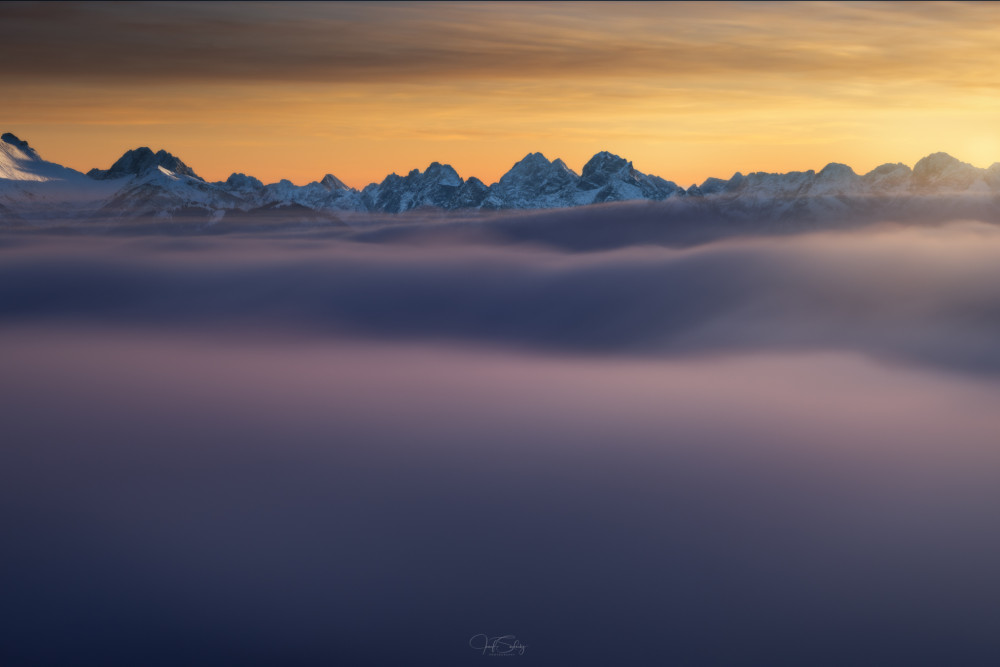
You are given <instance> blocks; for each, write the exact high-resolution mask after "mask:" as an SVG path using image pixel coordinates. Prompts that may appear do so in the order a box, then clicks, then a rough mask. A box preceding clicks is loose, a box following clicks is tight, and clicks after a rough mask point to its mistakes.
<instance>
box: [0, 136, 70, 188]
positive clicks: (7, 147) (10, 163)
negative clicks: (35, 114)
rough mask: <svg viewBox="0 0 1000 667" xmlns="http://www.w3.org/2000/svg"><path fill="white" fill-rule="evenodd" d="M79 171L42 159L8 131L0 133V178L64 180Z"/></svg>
mask: <svg viewBox="0 0 1000 667" xmlns="http://www.w3.org/2000/svg"><path fill="white" fill-rule="evenodd" d="M82 175H83V174H81V173H80V172H78V171H76V170H74V169H69V168H67V167H63V166H62V165H58V164H55V163H53V162H46V161H45V160H43V159H42V158H41V157H40V156H39V155H38V153H37V152H36V151H35V149H34V148H32V147H31V146H29V145H28V142H27V141H23V140H21V139H18V138H17V137H16V136H14V135H13V134H11V133H10V132H6V133H4V134H3V135H0V179H6V180H10V181H36V182H45V181H65V180H73V179H75V178H78V177H80V176H82Z"/></svg>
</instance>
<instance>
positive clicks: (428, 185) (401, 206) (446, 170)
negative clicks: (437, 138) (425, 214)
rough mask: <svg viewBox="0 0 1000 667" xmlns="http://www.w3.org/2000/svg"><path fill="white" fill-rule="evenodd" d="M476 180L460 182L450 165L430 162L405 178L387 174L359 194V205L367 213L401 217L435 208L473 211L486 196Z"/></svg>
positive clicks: (481, 185) (484, 188)
mask: <svg viewBox="0 0 1000 667" xmlns="http://www.w3.org/2000/svg"><path fill="white" fill-rule="evenodd" d="M486 190H487V188H486V186H485V185H484V184H483V182H482V181H480V180H479V179H478V178H470V179H469V180H468V181H464V180H462V177H461V176H459V175H458V172H456V171H455V169H454V168H453V167H452V166H451V165H447V164H441V163H439V162H432V163H431V164H430V165H428V167H427V169H426V171H424V172H423V173H421V172H420V170H419V169H414V170H413V171H411V172H410V173H409V174H407V175H406V176H399V175H397V174H389V175H388V176H386V177H385V179H384V180H383V181H382V182H381V183H377V184H376V183H372V184H371V185H368V186H367V187H365V188H364V189H363V190H362V191H361V201H362V203H363V205H364V207H365V208H366V210H369V211H379V212H383V213H402V212H403V211H411V210H413V209H418V208H425V207H435V208H442V209H446V210H452V209H456V208H474V207H477V206H479V204H480V203H481V202H482V200H483V197H484V196H485V195H486Z"/></svg>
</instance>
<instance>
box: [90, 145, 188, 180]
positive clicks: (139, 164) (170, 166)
mask: <svg viewBox="0 0 1000 667" xmlns="http://www.w3.org/2000/svg"><path fill="white" fill-rule="evenodd" d="M161 168H162V169H166V170H167V171H169V172H171V173H174V174H178V175H180V176H188V177H190V178H193V179H196V180H198V181H203V180H204V179H202V178H201V176H199V175H198V174H196V173H194V170H193V169H191V167H189V166H187V165H186V164H184V162H183V161H182V160H181V159H180V158H178V157H175V156H173V155H171V154H170V153H168V152H167V151H164V150H160V151H157V152H156V153H154V152H153V151H152V150H150V149H149V148H147V147H145V146H142V147H140V148H135V149H132V150H129V151H125V154H124V155H122V156H121V157H120V158H118V160H117V161H116V162H115V163H114V164H113V165H111V167H110V168H109V169H91V170H90V171H88V172H87V175H88V176H90V177H91V178H93V179H96V180H99V181H108V180H113V179H116V178H127V177H135V176H146V175H148V174H150V173H155V172H157V171H160V169H161Z"/></svg>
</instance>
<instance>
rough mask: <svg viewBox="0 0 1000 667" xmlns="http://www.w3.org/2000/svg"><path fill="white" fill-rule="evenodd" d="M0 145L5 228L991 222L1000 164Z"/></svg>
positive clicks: (998, 205) (998, 201) (11, 140)
mask: <svg viewBox="0 0 1000 667" xmlns="http://www.w3.org/2000/svg"><path fill="white" fill-rule="evenodd" d="M0 139H2V141H0V219H3V220H6V221H8V222H9V221H11V220H20V221H22V222H42V221H44V220H46V219H51V220H65V219H89V218H95V217H96V218H112V219H132V218H158V219H170V218H174V217H195V218H198V217H201V218H205V219H207V220H219V219H222V218H224V217H225V216H227V215H237V216H238V215H248V214H249V213H251V212H254V211H256V212H257V213H259V214H260V215H266V216H269V217H275V216H280V215H281V213H282V212H289V213H291V212H292V211H295V212H297V213H296V215H297V216H298V217H299V218H300V219H307V218H308V217H309V216H308V215H306V214H304V213H303V212H305V211H316V212H319V213H323V212H329V213H323V215H321V216H319V218H318V219H323V220H327V219H329V220H334V219H336V216H335V215H333V213H335V212H341V211H345V212H347V211H349V212H373V213H390V214H395V213H402V212H405V211H410V210H414V209H441V210H463V209H486V210H511V209H516V210H528V209H551V208H565V207H571V206H584V205H589V204H600V203H605V202H615V201H627V200H650V201H660V200H665V199H671V198H676V197H683V198H684V201H686V202H687V204H685V205H684V206H685V207H686V208H687V209H691V208H694V209H697V210H703V211H705V212H707V213H709V214H711V215H714V216H716V217H719V218H725V219H729V220H733V221H746V222H753V223H756V224H767V221H782V220H806V221H808V220H827V219H829V220H833V219H837V218H840V219H847V218H850V217H855V218H856V217H858V216H864V215H868V216H869V217H870V216H871V215H874V213H875V212H879V211H882V212H885V211H888V212H889V214H891V215H892V216H896V217H904V216H907V215H910V214H923V213H927V212H928V211H934V212H935V213H934V214H935V215H950V214H952V213H954V214H955V215H959V214H961V213H962V211H974V212H977V211H985V212H986V213H988V214H991V215H992V214H994V213H996V214H998V215H1000V163H997V164H994V165H993V166H991V167H990V168H989V169H979V168H976V167H974V166H972V165H970V164H966V163H964V162H961V161H959V160H957V159H955V158H953V157H951V156H949V155H947V154H945V153H934V154H932V155H929V156H927V157H925V158H924V159H922V160H920V161H919V162H917V164H916V165H915V166H914V167H913V169H910V167H908V166H906V165H903V164H884V165H882V166H880V167H877V168H875V169H873V170H872V171H870V172H868V173H867V174H864V175H860V176H859V175H858V174H856V173H855V172H854V170H853V169H851V168H850V167H848V166H847V165H844V164H838V163H831V164H828V165H827V166H826V167H824V168H823V169H821V170H820V171H819V172H814V171H812V170H809V171H792V172H788V173H784V174H772V173H766V172H754V173H750V174H747V175H743V174H741V173H739V172H737V173H736V174H734V175H733V176H732V177H731V178H730V179H728V180H724V179H719V178H709V179H706V180H705V181H704V182H703V183H702V184H701V185H692V186H691V187H689V188H688V189H687V190H685V189H684V188H681V187H679V186H677V185H676V184H675V183H672V182H670V181H667V180H664V179H662V178H660V177H658V176H653V175H647V174H644V173H642V172H640V171H638V170H636V169H635V168H634V167H633V165H632V163H631V162H629V161H628V160H625V159H624V158H621V157H619V156H617V155H614V154H612V153H609V152H606V151H602V152H600V153H597V154H596V155H594V156H593V157H592V158H591V159H590V160H589V161H588V162H587V163H586V164H585V165H584V167H583V170H582V172H581V173H580V174H577V173H576V172H574V171H573V170H572V169H570V168H569V167H568V166H567V165H566V163H565V162H563V161H562V160H559V159H556V160H552V161H550V160H549V159H548V158H546V157H545V156H544V155H542V154H541V153H530V154H528V155H526V156H525V157H524V158H523V159H521V160H520V161H518V162H517V163H516V164H514V166H513V167H511V169H510V170H509V171H508V172H507V173H505V174H504V175H503V176H502V177H501V178H500V179H499V181H498V182H496V183H494V184H492V185H490V186H487V185H486V184H485V183H483V182H482V181H480V180H479V179H477V178H473V177H470V178H468V179H467V180H466V179H463V178H462V177H461V176H460V175H459V174H458V172H457V171H455V169H454V168H453V167H451V166H450V165H447V164H441V163H438V162H432V163H431V164H430V165H429V166H428V167H427V169H426V170H425V171H423V172H421V171H420V170H419V169H414V170H412V171H410V172H409V173H408V174H407V175H406V176H399V175H397V174H390V175H389V176H387V177H386V178H385V179H384V180H383V181H382V182H381V183H372V184H370V185H368V186H367V187H365V188H364V189H362V190H361V191H358V190H356V189H354V188H351V187H349V186H347V185H346V184H344V183H343V181H341V180H340V179H338V178H336V177H335V176H333V175H332V174H327V175H326V176H324V177H323V178H322V179H320V180H319V181H313V182H312V183H309V184H307V185H301V186H299V185H295V184H293V183H292V182H290V181H287V180H282V181H279V182H277V183H271V184H267V185H265V184H263V183H262V182H261V181H260V180H258V179H256V178H254V177H252V176H248V175H245V174H233V175H232V176H230V177H229V178H228V179H227V180H225V181H220V182H216V183H209V182H206V181H205V180H204V179H202V178H201V177H200V176H198V174H196V173H195V171H194V170H193V169H192V168H191V167H189V166H188V165H186V164H185V163H184V162H183V161H182V160H181V159H180V158H178V157H176V156H174V155H171V154H170V153H168V152H166V151H163V150H160V151H158V152H155V153H154V152H153V151H152V150H150V149H149V148H145V147H142V148H136V149H133V150H129V151H126V152H125V154H124V155H122V157H121V158H119V159H118V160H117V161H115V163H114V164H112V165H111V166H110V167H109V168H108V169H92V170H91V171H90V172H89V173H88V174H87V175H84V174H82V173H80V172H78V171H75V170H73V169H69V168H66V167H62V166H60V165H58V164H55V163H52V162H47V161H45V160H43V159H42V158H41V157H40V156H39V155H38V154H37V152H36V151H34V150H33V149H32V148H31V147H30V146H29V145H28V144H27V142H24V141H21V140H20V139H19V138H17V137H15V136H14V135H12V134H9V133H8V134H4V135H2V137H0ZM963 207H964V208H963ZM675 208H676V207H675ZM303 216H304V217H303Z"/></svg>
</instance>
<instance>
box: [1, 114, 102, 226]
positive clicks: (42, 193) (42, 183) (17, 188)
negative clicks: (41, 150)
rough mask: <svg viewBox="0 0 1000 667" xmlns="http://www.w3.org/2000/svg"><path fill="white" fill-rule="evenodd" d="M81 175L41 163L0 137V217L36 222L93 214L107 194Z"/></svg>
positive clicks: (16, 142)
mask: <svg viewBox="0 0 1000 667" xmlns="http://www.w3.org/2000/svg"><path fill="white" fill-rule="evenodd" d="M111 191H112V189H111V188H108V187H94V183H93V181H91V180H90V179H89V178H87V177H86V176H85V175H84V174H82V173H80V172H78V171H76V170H75V169H70V168H68V167H63V166H62V165H58V164H55V163H54V162H48V161H46V160H43V159H42V158H41V156H39V155H38V153H37V152H36V151H35V150H34V149H33V148H31V146H29V145H28V142H26V141H22V140H21V139H19V138H17V137H16V136H14V135H13V134H11V133H9V132H8V133H6V134H3V135H0V216H3V217H4V218H6V219H16V220H23V221H38V220H46V219H74V218H78V217H82V216H85V215H87V214H89V213H92V212H93V211H96V210H97V209H98V208H99V207H100V205H101V203H102V201H103V200H104V199H105V198H106V197H107V196H108V195H109V194H110V193H111Z"/></svg>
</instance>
